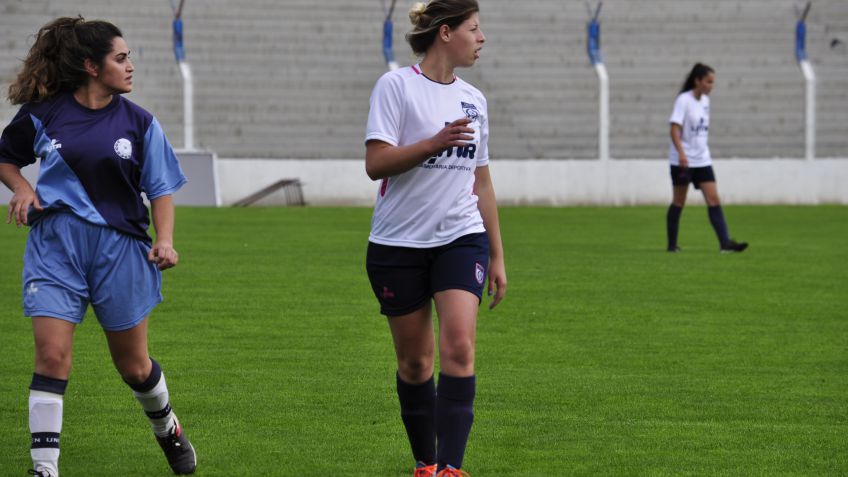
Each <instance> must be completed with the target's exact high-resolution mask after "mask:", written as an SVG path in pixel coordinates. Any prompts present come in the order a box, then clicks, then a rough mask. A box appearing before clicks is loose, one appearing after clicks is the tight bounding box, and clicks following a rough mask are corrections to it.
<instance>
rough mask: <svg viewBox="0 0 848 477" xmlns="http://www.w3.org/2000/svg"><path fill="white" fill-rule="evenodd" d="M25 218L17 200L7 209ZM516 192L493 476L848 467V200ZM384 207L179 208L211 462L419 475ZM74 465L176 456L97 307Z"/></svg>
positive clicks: (20, 424)
mask: <svg viewBox="0 0 848 477" xmlns="http://www.w3.org/2000/svg"><path fill="white" fill-rule="evenodd" d="M3 214H4V215H3V217H5V210H3ZM664 214H665V211H664V209H663V208H659V207H640V208H562V209H554V208H505V209H503V210H502V211H501V220H502V224H503V235H504V242H505V247H506V254H507V271H508V276H509V292H508V293H507V297H506V299H505V301H504V302H503V303H502V304H501V305H500V306H499V307H498V308H497V309H496V310H494V311H489V310H487V309H485V308H481V313H480V321H479V327H478V354H477V373H478V394H477V396H478V398H477V403H476V421H475V426H474V429H473V430H472V434H471V441H470V444H469V448H468V451H467V453H466V460H465V467H466V470H468V471H469V472H470V473H471V474H472V475H474V476H475V477H490V476H491V477H494V476H568V475H610V476H624V475H652V476H662V475H668V476H680V475H699V476H700V475H764V476H765V475H768V476H772V475H814V476H819V475H846V474H848V247H846V245H848V208H847V207H835V206H834V207H829V206H822V207H727V208H726V215H727V217H728V222H729V225H730V229H731V231H732V232H733V236H734V237H737V238H739V239H744V240H748V241H750V242H751V243H752V246H751V248H750V249H749V251H747V252H745V253H743V254H739V255H722V254H719V253H718V246H717V243H716V241H715V238H714V236H713V233H712V230H711V229H710V227H709V223H708V221H707V214H706V211H705V209H704V208H703V207H697V206H693V207H690V208H688V209H687V210H686V211H685V212H684V214H683V218H682V226H681V241H680V243H681V247H683V250H684V251H683V253H679V254H668V253H665V252H663V251H662V250H663V248H664V241H665V237H664V234H665V232H664ZM369 217H370V210H369V209H357V208H344V209H330V208H327V209H324V208H308V209H285V208H267V209H219V210H213V209H186V208H181V209H178V213H177V243H176V246H177V249H178V250H179V251H180V254H181V262H180V265H179V267H177V268H176V269H174V270H170V271H168V272H166V274H165V285H164V294H165V300H166V301H165V302H164V303H163V304H162V305H160V306H159V307H158V308H157V310H156V311H155V312H154V314H153V316H152V318H151V336H150V342H151V354H152V355H153V356H154V357H156V358H157V359H158V360H159V361H160V363H162V366H163V368H164V370H165V373H166V375H167V378H168V384H169V387H170V389H171V396H172V404H173V406H174V408H175V410H176V411H177V413H178V415H179V416H181V419H182V421H183V424H184V425H185V428H186V430H187V432H188V435H189V436H190V437H191V439H192V441H193V443H194V445H195V447H196V448H197V451H198V456H199V466H198V471H197V475H199V476H213V475H214V476H247V475H282V476H295V475H297V476H329V475H332V476H360V475H361V476H365V475H381V476H382V475H389V476H410V475H411V466H412V462H411V459H412V458H411V455H410V452H409V450H408V444H407V442H406V438H405V434H404V431H403V428H402V424H401V421H400V418H399V411H398V404H397V399H396V396H395V391H394V377H393V376H394V369H395V367H394V353H393V351H392V346H391V339H390V336H389V332H388V328H387V326H386V323H385V320H384V319H383V318H381V317H380V316H379V314H378V308H377V305H376V301H375V299H374V297H373V295H372V294H371V291H370V288H369V285H368V281H367V277H366V275H365V270H364V254H365V246H366V241H367V236H368V226H369ZM24 241H25V231H23V230H16V229H14V227H13V226H7V225H5V224H4V226H3V227H0V377H2V379H0V430H2V432H0V476H21V475H24V474H25V471H26V469H27V468H29V465H30V462H29V451H28V445H29V431H28V427H27V411H26V409H27V386H28V385H29V381H30V378H31V373H32V338H31V331H30V325H29V322H28V320H27V319H25V318H22V311H21V304H20V289H21V283H20V271H21V266H22V264H21V257H22V255H23V247H24ZM62 472H63V473H62V475H63V477H83V476H84V477H91V476H114V475H120V476H135V475H138V476H157V475H161V476H166V475H169V474H170V472H169V470H168V468H167V465H166V463H165V460H164V458H163V457H162V456H161V455H160V450H159V448H158V446H157V445H156V444H155V442H154V440H153V438H152V435H151V433H150V429H149V426H148V424H147V422H146V419H145V418H144V415H143V414H142V412H141V410H140V408H139V406H138V405H137V403H136V402H135V400H134V399H133V397H132V395H131V393H130V392H129V390H128V388H127V387H126V386H125V385H124V384H123V383H122V382H121V380H120V378H119V377H118V375H117V373H116V372H115V371H114V369H113V368H112V365H111V362H110V360H109V356H108V353H107V349H106V344H105V340H104V338H103V335H102V332H101V331H100V328H99V326H98V324H97V322H96V319H95V318H94V317H93V316H92V315H89V316H88V317H87V318H86V321H85V323H84V324H83V325H82V326H80V327H79V329H78V330H77V335H76V342H75V350H74V370H73V373H72V376H71V380H70V385H69V387H68V392H67V394H66V397H65V421H64V429H63V432H62Z"/></svg>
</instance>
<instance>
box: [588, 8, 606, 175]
mask: <svg viewBox="0 0 848 477" xmlns="http://www.w3.org/2000/svg"><path fill="white" fill-rule="evenodd" d="M603 4H604V2H598V7H597V8H596V9H595V12H594V14H593V13H592V9H591V8H590V7H589V4H588V3H586V8H587V9H588V10H589V23H588V24H587V25H586V33H587V40H586V49H587V52H588V53H589V61H590V62H591V63H592V66H594V67H595V72H596V73H597V74H598V88H599V92H598V98H599V110H598V122H599V124H598V159H599V160H600V161H601V162H606V161H607V160H609V135H610V132H609V75H607V67H606V66H605V65H604V60H603V57H602V56H601V23H600V22H599V21H598V15H600V13H601V6H603Z"/></svg>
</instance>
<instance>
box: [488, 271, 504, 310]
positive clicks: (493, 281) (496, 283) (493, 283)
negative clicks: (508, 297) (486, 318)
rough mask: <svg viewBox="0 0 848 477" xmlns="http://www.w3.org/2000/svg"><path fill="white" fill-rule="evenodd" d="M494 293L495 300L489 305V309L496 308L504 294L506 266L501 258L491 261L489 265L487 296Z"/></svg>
mask: <svg viewBox="0 0 848 477" xmlns="http://www.w3.org/2000/svg"><path fill="white" fill-rule="evenodd" d="M492 293H494V295H495V298H494V299H493V300H492V302H491V303H489V309H490V310H491V309H493V308H494V307H496V306H498V303H500V302H501V300H503V297H504V295H505V294H506V265H504V261H503V259H502V258H498V259H492V261H491V263H490V264H489V296H492Z"/></svg>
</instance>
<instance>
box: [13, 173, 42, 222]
mask: <svg viewBox="0 0 848 477" xmlns="http://www.w3.org/2000/svg"><path fill="white" fill-rule="evenodd" d="M30 205H31V206H33V207H35V210H39V211H41V210H44V208H42V207H41V202H39V201H38V195H36V193H35V191H34V190H32V186H31V185H29V183H27V182H24V183H22V184H20V185H18V187H17V188H16V189H15V193H14V195H13V196H12V200H10V201H9V216H8V217H7V218H6V223H7V224H11V223H12V217H13V216H14V217H15V225H16V226H17V227H18V228H20V227H21V225H29V217H27V212H28V211H29V206H30Z"/></svg>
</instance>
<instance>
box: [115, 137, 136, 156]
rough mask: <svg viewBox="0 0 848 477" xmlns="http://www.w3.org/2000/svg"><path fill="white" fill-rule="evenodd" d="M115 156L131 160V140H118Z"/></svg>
mask: <svg viewBox="0 0 848 477" xmlns="http://www.w3.org/2000/svg"><path fill="white" fill-rule="evenodd" d="M115 154H117V155H118V157H120V158H121V159H129V158H131V157H132V143H131V142H130V140H129V139H124V138H121V139H118V140H117V141H115Z"/></svg>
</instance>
